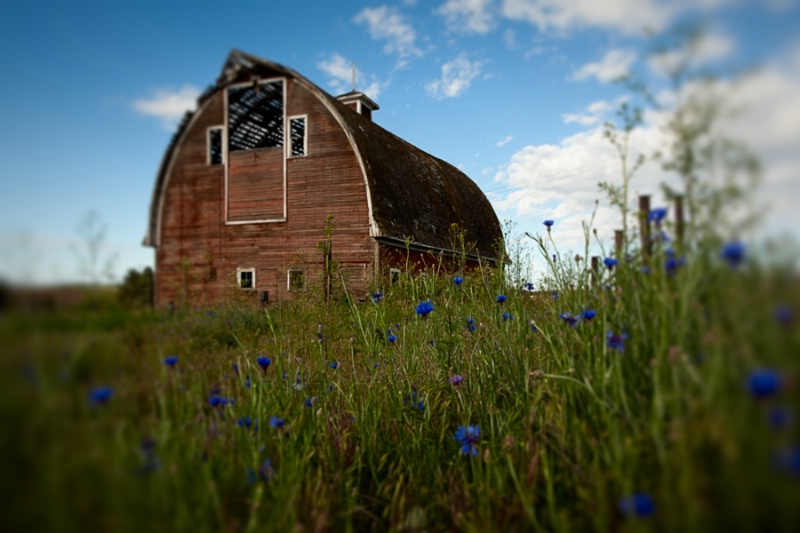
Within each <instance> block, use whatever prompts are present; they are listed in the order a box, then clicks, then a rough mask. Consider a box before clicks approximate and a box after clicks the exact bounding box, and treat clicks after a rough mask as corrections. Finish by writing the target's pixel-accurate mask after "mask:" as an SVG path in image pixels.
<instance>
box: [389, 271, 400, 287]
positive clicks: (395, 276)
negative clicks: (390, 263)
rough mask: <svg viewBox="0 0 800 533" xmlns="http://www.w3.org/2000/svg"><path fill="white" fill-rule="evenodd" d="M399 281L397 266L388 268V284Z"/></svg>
mask: <svg viewBox="0 0 800 533" xmlns="http://www.w3.org/2000/svg"><path fill="white" fill-rule="evenodd" d="M399 281H400V269H399V268H390V269H389V284H390V285H394V284H395V283H397V282H399Z"/></svg>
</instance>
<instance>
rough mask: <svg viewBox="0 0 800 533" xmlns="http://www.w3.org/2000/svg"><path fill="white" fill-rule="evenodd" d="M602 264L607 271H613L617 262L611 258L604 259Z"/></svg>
mask: <svg viewBox="0 0 800 533" xmlns="http://www.w3.org/2000/svg"><path fill="white" fill-rule="evenodd" d="M603 264H604V265H605V266H606V268H607V269H609V270H613V269H614V267H615V266H617V265H618V264H619V261H617V260H616V259H614V258H613V257H606V258H605V259H603Z"/></svg>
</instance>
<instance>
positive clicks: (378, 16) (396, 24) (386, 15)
mask: <svg viewBox="0 0 800 533" xmlns="http://www.w3.org/2000/svg"><path fill="white" fill-rule="evenodd" d="M353 22H355V23H356V24H364V25H366V26H367V29H368V30H369V34H370V36H371V37H372V38H373V39H375V40H376V41H385V44H384V45H383V51H384V52H385V53H387V54H394V55H397V56H398V58H399V59H400V60H401V62H402V60H407V59H408V58H410V57H414V56H421V55H422V50H420V49H419V48H417V46H416V40H417V34H416V32H415V31H414V28H412V27H411V25H410V24H408V23H407V22H406V20H405V19H404V18H403V16H402V15H401V14H400V13H399V12H398V11H397V9H395V8H391V7H388V6H380V7H374V8H372V7H367V8H364V9H362V10H361V11H360V12H359V13H358V14H357V15H356V16H355V18H353Z"/></svg>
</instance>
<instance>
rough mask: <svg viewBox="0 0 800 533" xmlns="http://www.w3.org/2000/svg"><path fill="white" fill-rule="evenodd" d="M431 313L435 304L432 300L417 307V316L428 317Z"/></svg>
mask: <svg viewBox="0 0 800 533" xmlns="http://www.w3.org/2000/svg"><path fill="white" fill-rule="evenodd" d="M431 311H433V304H432V303H431V301H430V300H428V301H426V302H420V303H419V305H417V314H418V315H419V316H428V315H429V314H430V313H431Z"/></svg>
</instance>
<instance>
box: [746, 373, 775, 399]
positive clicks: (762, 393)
mask: <svg viewBox="0 0 800 533" xmlns="http://www.w3.org/2000/svg"><path fill="white" fill-rule="evenodd" d="M780 388H781V376H780V374H778V373H777V372H775V371H774V370H769V369H764V370H754V371H753V372H750V375H749V376H748V377H747V389H748V390H749V391H750V394H752V395H753V396H754V397H755V398H757V399H759V400H763V399H765V398H769V397H770V396H773V395H775V394H777V392H778V391H779V390H780Z"/></svg>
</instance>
